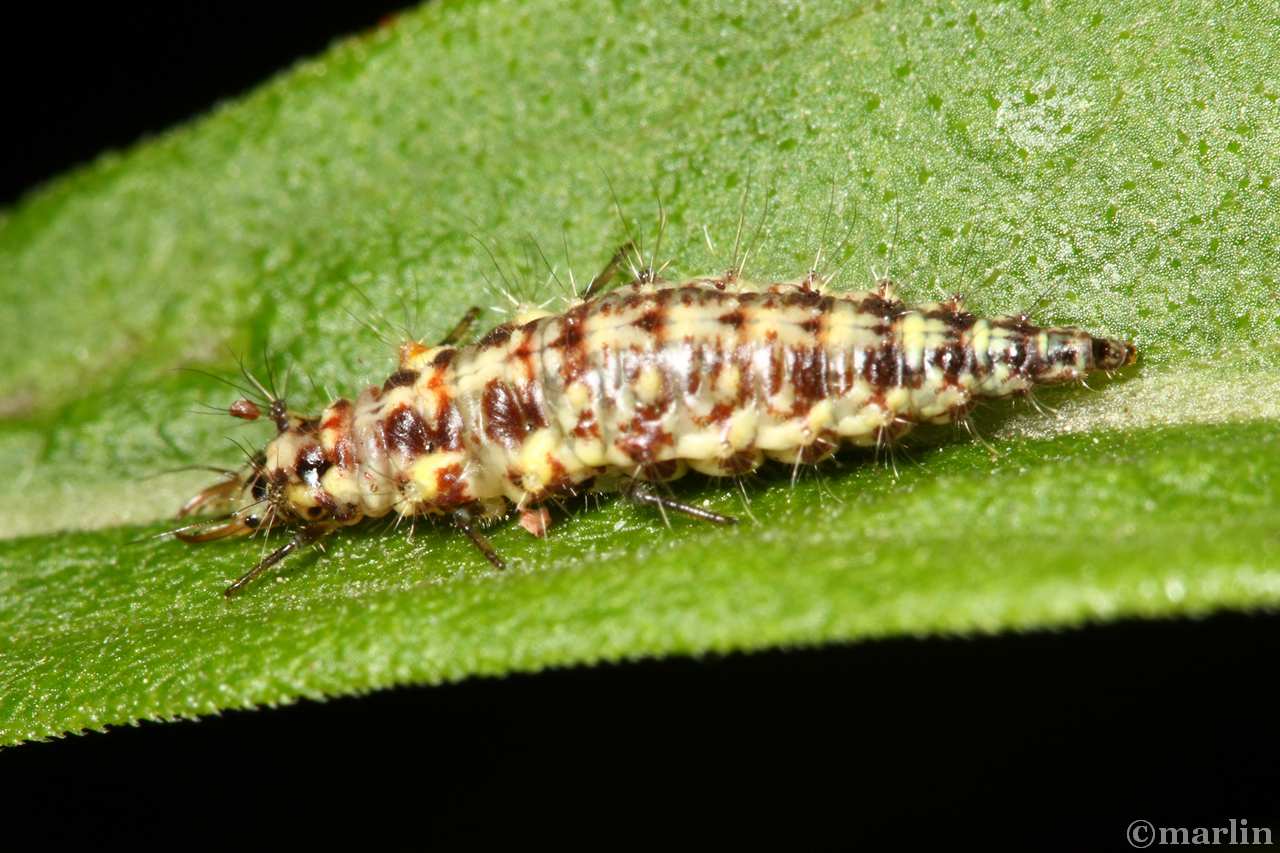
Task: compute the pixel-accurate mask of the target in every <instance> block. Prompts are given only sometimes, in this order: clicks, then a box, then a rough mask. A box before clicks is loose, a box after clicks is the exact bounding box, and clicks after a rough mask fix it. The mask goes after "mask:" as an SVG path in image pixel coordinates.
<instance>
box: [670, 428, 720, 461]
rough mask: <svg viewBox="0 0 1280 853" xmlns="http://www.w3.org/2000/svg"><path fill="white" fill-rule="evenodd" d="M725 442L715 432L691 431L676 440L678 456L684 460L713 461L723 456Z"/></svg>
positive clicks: (707, 430)
mask: <svg viewBox="0 0 1280 853" xmlns="http://www.w3.org/2000/svg"><path fill="white" fill-rule="evenodd" d="M723 446H724V440H723V439H721V438H720V436H719V435H718V434H717V432H716V431H715V430H711V429H695V430H690V431H689V432H687V433H685V434H684V435H682V436H680V438H679V439H677V440H676V455H677V456H680V457H682V458H684V459H690V460H693V459H713V458H715V457H718V456H721V455H727V454H723V453H722V448H723Z"/></svg>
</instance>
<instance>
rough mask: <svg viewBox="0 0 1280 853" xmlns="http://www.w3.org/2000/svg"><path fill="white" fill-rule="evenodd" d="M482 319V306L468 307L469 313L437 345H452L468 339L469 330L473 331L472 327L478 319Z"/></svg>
mask: <svg viewBox="0 0 1280 853" xmlns="http://www.w3.org/2000/svg"><path fill="white" fill-rule="evenodd" d="M478 319H480V306H479V305H472V306H471V307H470V308H468V309H467V313H466V314H463V315H462V319H461V320H459V321H458V323H457V325H455V326H454V327H453V328H452V329H450V330H449V331H448V333H447V334H446V335H445V336H444V337H443V338H441V339H440V343H439V344H437V346H442V347H450V346H456V345H457V344H459V343H460V342H462V341H464V340H466V337H467V332H469V331H471V327H472V326H474V325H475V322H476V320H478Z"/></svg>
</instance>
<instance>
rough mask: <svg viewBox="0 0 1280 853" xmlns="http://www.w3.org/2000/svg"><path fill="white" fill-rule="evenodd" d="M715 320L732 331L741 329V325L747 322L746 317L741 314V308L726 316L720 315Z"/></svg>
mask: <svg viewBox="0 0 1280 853" xmlns="http://www.w3.org/2000/svg"><path fill="white" fill-rule="evenodd" d="M716 320H717V321H719V322H720V324H721V325H724V326H729V327H730V328H733V329H741V328H742V324H743V323H745V322H747V315H746V314H744V313H743V311H742V309H741V308H735V309H733V310H732V311H729V312H728V313H726V314H721V315H720V316H719V317H717V318H716Z"/></svg>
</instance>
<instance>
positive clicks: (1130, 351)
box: [1093, 338, 1138, 370]
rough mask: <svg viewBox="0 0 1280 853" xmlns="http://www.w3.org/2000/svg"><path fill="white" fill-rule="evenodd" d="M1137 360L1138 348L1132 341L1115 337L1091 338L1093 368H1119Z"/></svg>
mask: <svg viewBox="0 0 1280 853" xmlns="http://www.w3.org/2000/svg"><path fill="white" fill-rule="evenodd" d="M1137 361H1138V348H1137V347H1136V346H1134V345H1133V343H1132V342H1130V341H1122V340H1119V339H1117V338H1094V339H1093V369H1094V370H1119V369H1120V368H1122V367H1128V366H1129V365H1131V364H1136V363H1137Z"/></svg>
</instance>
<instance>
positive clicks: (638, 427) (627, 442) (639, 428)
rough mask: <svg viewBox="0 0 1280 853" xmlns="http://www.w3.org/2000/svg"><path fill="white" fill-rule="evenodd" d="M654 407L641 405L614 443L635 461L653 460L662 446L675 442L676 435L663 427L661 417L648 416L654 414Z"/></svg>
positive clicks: (645, 462) (645, 461)
mask: <svg viewBox="0 0 1280 853" xmlns="http://www.w3.org/2000/svg"><path fill="white" fill-rule="evenodd" d="M653 409H654V407H639V408H638V409H637V410H636V417H634V418H632V419H631V421H630V422H629V423H627V424H626V425H625V426H624V428H623V430H622V432H621V434H620V435H619V436H618V438H617V440H616V441H614V444H615V445H616V446H617V447H618V449H619V450H621V451H622V452H623V453H626V454H627V455H628V456H629V457H631V459H632V460H633V461H635V462H636V463H639V464H648V463H650V462H653V461H654V459H655V458H656V457H657V455H658V449H659V448H661V447H670V446H672V445H674V444H675V437H674V436H672V435H671V433H670V432H668V431H667V430H666V429H664V428H663V426H662V422H661V420H660V419H659V418H655V417H646V415H652V414H654V411H653Z"/></svg>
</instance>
